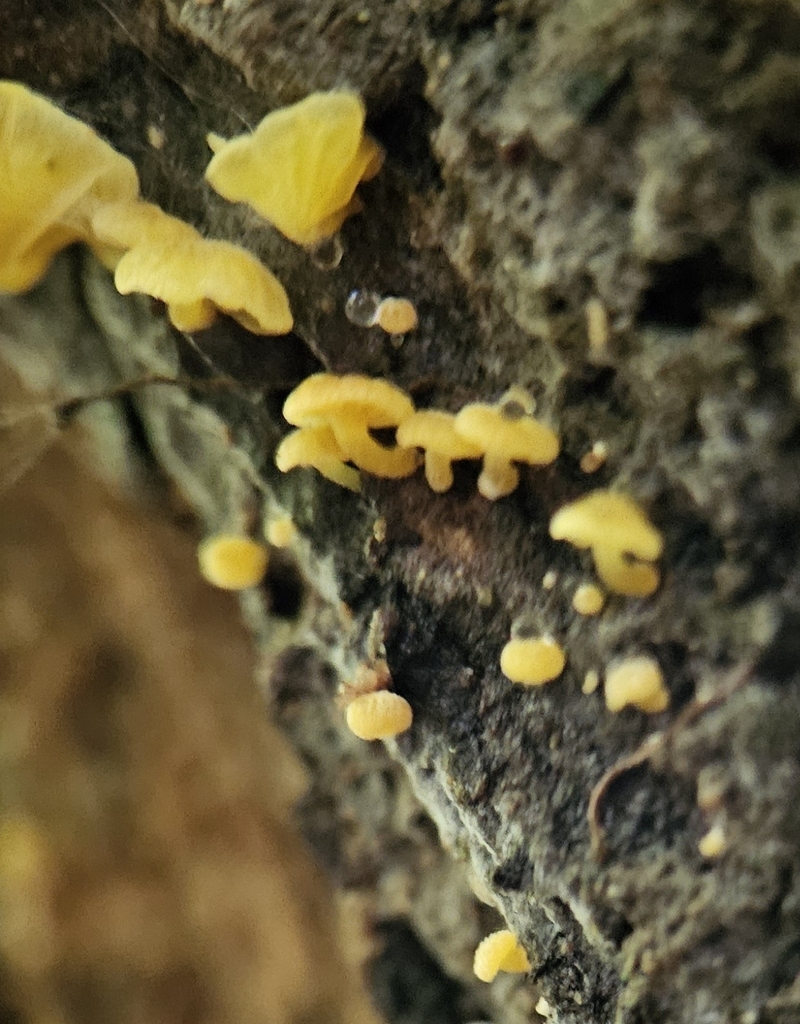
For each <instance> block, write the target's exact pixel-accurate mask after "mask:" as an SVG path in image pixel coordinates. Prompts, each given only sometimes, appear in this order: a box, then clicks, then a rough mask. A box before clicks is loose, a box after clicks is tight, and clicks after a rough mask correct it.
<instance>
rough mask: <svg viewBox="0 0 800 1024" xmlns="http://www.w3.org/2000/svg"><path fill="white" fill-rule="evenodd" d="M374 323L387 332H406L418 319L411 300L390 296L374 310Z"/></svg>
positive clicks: (415, 324)
mask: <svg viewBox="0 0 800 1024" xmlns="http://www.w3.org/2000/svg"><path fill="white" fill-rule="evenodd" d="M375 323H376V324H377V325H378V326H379V327H381V328H383V330H384V331H386V333H387V334H406V333H407V332H408V331H413V330H414V328H415V327H416V326H417V324H418V323H419V320H418V318H417V311H416V309H415V308H414V303H413V302H410V301H409V300H408V299H396V298H394V297H391V296H390V297H389V298H386V299H384V300H383V301H382V302H381V303H380V305H379V306H378V308H377V310H376V311H375Z"/></svg>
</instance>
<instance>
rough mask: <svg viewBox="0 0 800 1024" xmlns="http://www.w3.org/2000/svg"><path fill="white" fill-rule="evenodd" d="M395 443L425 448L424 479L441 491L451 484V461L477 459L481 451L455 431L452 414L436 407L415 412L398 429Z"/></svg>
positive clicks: (446, 489) (405, 446) (437, 490)
mask: <svg viewBox="0 0 800 1024" xmlns="http://www.w3.org/2000/svg"><path fill="white" fill-rule="evenodd" d="M397 443H398V444H399V445H402V447H404V448H415V447H416V448H423V449H424V450H425V479H426V480H427V481H428V484H429V485H430V487H431V489H432V490H434V491H436V492H437V493H439V494H441V493H442V492H443V491H449V490H450V488H451V487H452V486H453V462H454V461H455V460H457V459H479V458H480V457H481V455H483V450H482V448H481V447H480V446H479V445H476V444H473V443H472V442H471V441H467V440H466V439H465V438H464V437H462V436H461V435H460V434H458V433H456V429H455V416H453V415H451V414H450V413H449V412H440V411H439V410H438V409H422V410H420V411H419V412H415V413H414V414H413V415H412V416H410V417H409V418H408V419H407V420H405V421H404V422H403V423H401V424H400V426H399V427H398V428H397Z"/></svg>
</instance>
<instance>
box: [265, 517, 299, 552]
mask: <svg viewBox="0 0 800 1024" xmlns="http://www.w3.org/2000/svg"><path fill="white" fill-rule="evenodd" d="M264 536H265V538H266V539H267V541H268V542H269V543H270V544H271V545H272V546H273V547H274V548H288V547H291V545H292V544H293V543H294V541H295V538H296V537H297V527H296V526H295V525H294V523H293V522H292V518H291V516H276V517H275V518H274V519H270V520H269V521H268V522H267V524H266V526H265V527H264Z"/></svg>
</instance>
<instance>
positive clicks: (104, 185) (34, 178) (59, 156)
mask: <svg viewBox="0 0 800 1024" xmlns="http://www.w3.org/2000/svg"><path fill="white" fill-rule="evenodd" d="M0 161H1V167H0V292H23V291H26V290H27V289H29V288H32V287H33V285H35V284H36V282H37V281H38V280H39V279H40V278H41V277H42V275H43V274H44V272H45V270H46V269H47V267H48V265H49V264H50V261H51V260H52V258H53V256H55V254H56V253H57V252H59V251H60V250H61V249H63V248H64V247H65V246H67V245H70V244H71V243H73V242H78V241H84V242H89V243H90V244H92V243H93V238H92V231H91V227H90V218H91V215H92V213H93V212H94V210H95V209H96V208H97V207H98V206H99V205H102V204H105V203H111V202H129V201H130V202H132V201H133V200H134V199H135V198H136V196H137V195H138V193H139V179H138V176H137V174H136V168H135V167H134V166H133V164H132V163H131V161H130V160H128V159H127V158H126V157H124V156H122V155H121V154H120V153H117V152H116V150H114V149H112V147H111V146H109V144H108V143H107V142H104V141H103V140H102V139H101V138H100V137H99V136H98V135H97V134H95V132H93V131H92V129H91V128H89V126H88V125H85V124H82V123H81V122H80V121H78V120H76V118H74V117H70V116H69V115H68V114H65V113H64V112H63V111H62V110H59V108H58V107H56V106H55V105H54V104H52V103H50V102H49V101H48V100H46V99H45V98H44V97H43V96H37V95H36V93H33V92H31V91H30V90H29V89H27V88H26V87H25V86H24V85H20V84H19V83H18V82H8V81H0Z"/></svg>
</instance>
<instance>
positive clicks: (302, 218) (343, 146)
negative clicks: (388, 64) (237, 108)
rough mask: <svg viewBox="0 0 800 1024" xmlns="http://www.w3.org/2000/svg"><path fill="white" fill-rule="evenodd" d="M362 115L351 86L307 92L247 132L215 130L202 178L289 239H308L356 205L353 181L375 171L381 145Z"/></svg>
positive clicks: (326, 232)
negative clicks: (229, 135) (226, 135)
mask: <svg viewBox="0 0 800 1024" xmlns="http://www.w3.org/2000/svg"><path fill="white" fill-rule="evenodd" d="M364 115H365V111H364V103H363V101H362V100H361V97H360V96H359V95H358V94H357V93H354V92H348V91H345V90H343V91H335V92H316V93H312V94H311V95H310V96H307V97H306V98H305V99H304V100H301V101H300V102H299V103H295V104H293V105H292V106H290V107H283V108H281V109H280V110H275V111H273V112H272V113H271V114H268V115H267V116H266V117H265V118H264V120H263V121H262V122H261V123H260V124H259V125H258V127H257V128H256V130H255V131H254V132H253V133H252V134H250V135H240V136H238V137H237V138H235V139H231V140H230V141H229V142H222V140H220V139H219V137H218V136H213V137H212V140H211V147H212V149H213V150H214V156H213V158H212V160H211V162H210V163H209V165H208V168H207V169H206V178H207V180H208V182H209V183H210V184H211V186H212V188H214V189H215V190H216V191H217V192H219V194H220V195H221V196H223V197H224V198H225V199H229V200H231V201H232V202H245V203H247V204H248V205H250V206H251V207H252V208H253V209H254V210H256V212H257V213H259V214H260V215H261V216H262V217H263V218H264V219H265V220H266V221H268V222H269V223H270V224H272V225H274V226H275V227H276V228H277V229H278V231H280V232H281V234H283V235H285V236H286V237H287V238H289V239H291V240H292V241H293V242H297V243H298V245H305V246H310V245H313V244H315V243H316V242H319V241H321V240H322V239H325V238H329V237H330V236H331V235H333V234H335V233H336V232H337V231H338V230H339V228H340V227H341V226H342V223H343V222H344V220H345V219H346V218H347V217H349V216H350V214H352V213H356V212H358V210H359V209H360V208H361V204H360V201H359V200H358V198H357V197H356V196H355V190H356V186H357V185H358V183H359V182H361V181H366V180H368V179H369V178H371V177H374V176H375V175H376V174H377V173H378V171H379V170H380V167H381V164H382V162H383V152H382V150H381V148H380V147H379V146H378V144H377V143H376V142H375V141H374V140H373V139H371V138H370V137H369V136H368V135H365V134H364Z"/></svg>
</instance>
